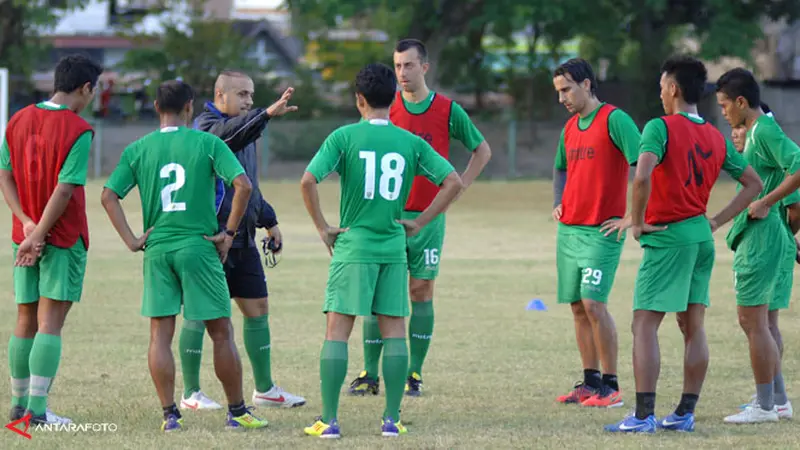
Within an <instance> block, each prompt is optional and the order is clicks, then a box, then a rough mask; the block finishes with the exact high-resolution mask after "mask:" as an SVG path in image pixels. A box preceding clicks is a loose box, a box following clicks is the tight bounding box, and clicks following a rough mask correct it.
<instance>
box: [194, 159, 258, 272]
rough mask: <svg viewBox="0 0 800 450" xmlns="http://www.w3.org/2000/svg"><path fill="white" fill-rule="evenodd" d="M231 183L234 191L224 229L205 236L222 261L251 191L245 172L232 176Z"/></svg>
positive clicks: (231, 241)
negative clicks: (213, 245) (215, 248)
mask: <svg viewBox="0 0 800 450" xmlns="http://www.w3.org/2000/svg"><path fill="white" fill-rule="evenodd" d="M232 184H233V189H234V191H233V201H232V205H231V214H230V215H229V216H228V222H227V223H226V224H225V229H224V230H223V231H221V232H219V233H217V234H215V235H214V236H205V238H206V239H207V240H209V241H211V242H213V243H214V244H215V245H216V246H217V253H219V259H220V260H221V261H222V262H223V263H224V262H225V261H226V260H227V259H228V251H229V250H230V249H231V245H233V238H234V236H235V231H236V230H238V229H239V223H240V222H241V221H242V217H243V216H244V213H245V210H247V201H248V200H249V199H250V193H252V192H253V184H252V183H251V182H250V179H249V178H247V175H245V174H241V175H239V176H238V177H236V178H234V179H233V183H232ZM231 233H234V234H231Z"/></svg>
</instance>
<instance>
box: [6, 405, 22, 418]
mask: <svg viewBox="0 0 800 450" xmlns="http://www.w3.org/2000/svg"><path fill="white" fill-rule="evenodd" d="M23 417H25V407H23V406H19V405H14V406H12V407H11V412H10V413H8V420H9V421H11V422H13V421H15V420H19V419H22V418H23Z"/></svg>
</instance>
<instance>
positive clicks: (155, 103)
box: [153, 100, 161, 114]
mask: <svg viewBox="0 0 800 450" xmlns="http://www.w3.org/2000/svg"><path fill="white" fill-rule="evenodd" d="M153 108H154V109H155V110H156V112H157V113H159V114H161V108H159V107H158V100H153Z"/></svg>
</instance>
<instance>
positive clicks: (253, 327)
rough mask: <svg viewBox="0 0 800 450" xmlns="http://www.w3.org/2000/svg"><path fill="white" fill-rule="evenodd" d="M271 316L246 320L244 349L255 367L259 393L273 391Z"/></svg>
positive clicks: (247, 318) (254, 375)
mask: <svg viewBox="0 0 800 450" xmlns="http://www.w3.org/2000/svg"><path fill="white" fill-rule="evenodd" d="M270 347H271V345H270V335H269V315H268V314H265V315H263V316H261V317H245V318H244V348H245V349H246V350H247V356H248V357H249V358H250V364H251V365H252V366H253V378H255V382H256V390H257V391H258V392H262V393H263V392H267V391H269V390H270V389H272V369H271V367H270V356H269V355H270Z"/></svg>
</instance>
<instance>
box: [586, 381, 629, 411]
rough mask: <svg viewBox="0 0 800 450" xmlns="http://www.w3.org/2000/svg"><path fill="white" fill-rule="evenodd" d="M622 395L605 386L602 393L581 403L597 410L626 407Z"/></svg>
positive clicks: (601, 389) (601, 390)
mask: <svg viewBox="0 0 800 450" xmlns="http://www.w3.org/2000/svg"><path fill="white" fill-rule="evenodd" d="M624 404H625V403H623V402H622V393H621V392H619V391H615V390H614V389H611V388H610V387H608V386H606V385H603V387H602V388H600V391H599V392H597V393H596V394H594V395H593V396H591V397H589V398H587V399H586V400H584V401H582V402H581V405H583V406H589V407H595V408H619V407H620V406H622V405H624Z"/></svg>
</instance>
